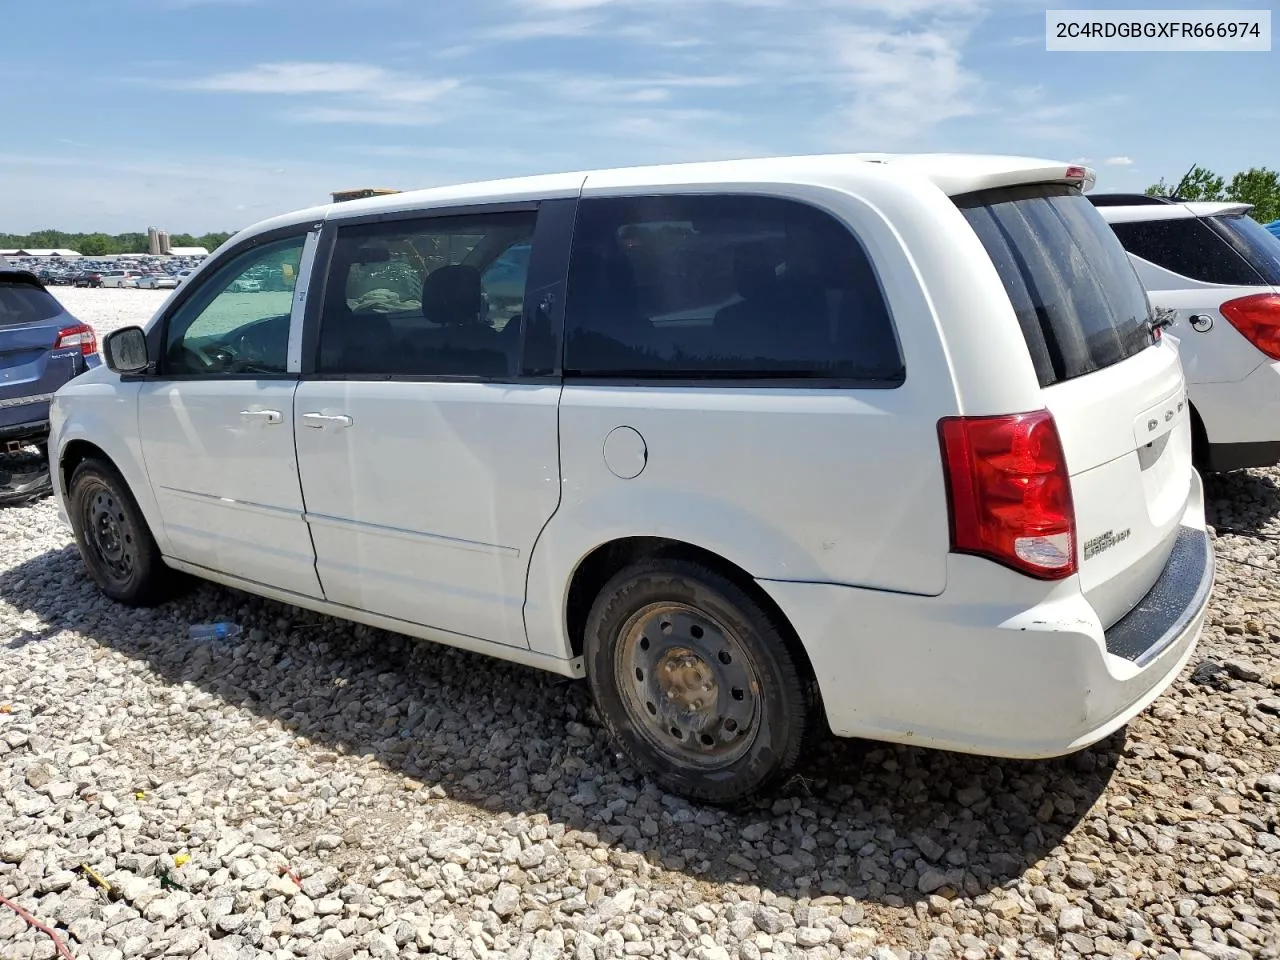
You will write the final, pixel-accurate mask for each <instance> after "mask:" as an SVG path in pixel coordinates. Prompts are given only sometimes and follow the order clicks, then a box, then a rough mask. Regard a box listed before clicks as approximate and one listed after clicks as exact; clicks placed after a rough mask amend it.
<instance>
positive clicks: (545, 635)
mask: <svg viewBox="0 0 1280 960" xmlns="http://www.w3.org/2000/svg"><path fill="white" fill-rule="evenodd" d="M858 166H863V167H864V169H862V170H851V171H849V172H848V174H847V176H845V175H841V176H840V177H837V178H835V179H836V180H837V181H840V182H839V185H838V186H832V185H831V184H824V185H816V184H803V183H802V184H772V185H770V184H766V185H760V184H753V185H750V186H737V185H734V186H729V185H716V190H715V192H721V193H722V192H754V193H767V194H769V195H773V196H784V197H789V198H792V199H797V200H800V201H802V202H805V203H810V204H813V205H816V206H819V207H822V208H823V209H825V210H827V211H828V212H830V213H832V214H833V215H834V216H836V217H837V218H838V219H840V220H842V221H843V222H844V223H845V224H846V226H848V227H850V228H851V229H852V230H853V232H854V233H855V235H856V236H858V238H859V239H860V240H861V242H862V243H863V245H864V247H865V248H866V249H867V252H868V253H869V255H870V257H871V260H872V262H873V263H874V264H875V266H876V269H877V272H878V274H879V280H880V284H881V287H882V289H883V292H884V294H885V296H886V299H887V301H888V303H889V307H890V312H891V315H892V317H893V319H894V323H895V327H896V330H897V334H898V338H899V341H900V344H901V349H902V353H903V357H904V360H905V366H906V382H905V383H904V384H903V385H902V386H900V387H897V388H895V389H880V390H877V389H840V388H836V389H797V388H791V387H741V386H732V385H705V386H697V387H672V386H663V385H647V386H639V385H638V386H621V385H616V386H593V385H587V384H575V383H573V382H572V381H568V382H566V384H565V389H564V393H563V398H562V401H561V408H560V453H561V472H562V476H561V481H562V484H563V499H562V501H561V506H560V509H559V510H558V512H557V513H556V514H555V516H554V517H553V518H552V519H551V521H550V522H549V523H548V526H547V528H546V530H545V531H544V533H543V536H542V538H541V539H540V540H539V542H538V544H537V546H536V548H535V551H534V555H533V557H532V560H531V565H530V575H529V587H528V593H527V600H526V628H527V630H528V632H529V640H530V645H531V647H532V648H533V649H534V650H536V651H538V652H543V653H548V654H551V655H554V656H566V655H567V654H568V639H567V637H566V632H565V629H564V623H565V607H566V600H567V594H568V589H569V585H570V582H571V580H572V576H573V573H574V571H575V570H576V568H577V567H578V565H579V564H580V563H581V561H582V559H583V558H584V557H585V556H586V555H588V554H589V553H590V552H591V551H592V550H593V549H595V548H596V547H598V546H599V545H601V544H603V543H607V542H609V541H611V540H615V539H618V538H622V537H633V536H654V537H665V538H670V539H674V540H679V541H684V542H687V543H691V544H694V545H696V546H698V547H701V548H703V549H706V550H709V551H711V552H713V553H715V554H718V555H719V556H721V557H724V558H725V559H727V560H729V561H730V562H732V563H734V564H735V565H737V566H739V567H740V568H742V569H743V570H745V571H746V572H747V573H749V574H750V575H751V576H753V577H756V578H760V579H771V580H781V581H800V582H821V583H835V584H847V585H853V586H861V587H870V588H874V589H879V590H886V591H895V592H901V593H911V594H919V595H937V594H939V593H941V592H942V591H943V589H944V588H945V586H946V576H947V554H948V549H949V544H950V532H949V526H948V520H947V505H946V493H945V486H944V480H943V474H942V465H941V458H940V454H939V446H938V437H937V421H938V420H939V418H941V417H944V416H949V415H953V414H956V413H958V412H962V411H963V409H964V407H965V406H966V405H971V406H973V407H974V408H976V409H977V410H978V411H979V412H989V411H991V410H996V411H998V412H1009V411H1010V410H1022V409H1028V408H1035V407H1038V406H1041V405H1042V404H1041V403H1040V402H1039V400H1038V398H1039V387H1038V384H1037V383H1036V381H1035V378H1034V374H1033V372H1032V370H1031V364H1030V360H1029V358H1028V357H1027V355H1026V348H1025V345H1024V343H1023V341H1022V339H1021V333H1020V331H1019V329H1018V327H1017V321H1016V318H1015V317H1014V315H1013V311H1012V308H1011V306H1010V305H1009V302H1008V299H1007V297H1006V296H1005V295H1004V290H1003V287H1002V285H1001V283H1000V280H999V277H998V276H997V275H996V273H995V269H994V267H993V266H992V265H991V263H990V260H989V259H988V258H987V255H986V253H985V251H984V250H983V249H982V247H981V244H980V243H979V241H978V239H977V237H976V236H975V235H974V234H973V232H972V231H971V230H970V229H969V227H968V225H967V223H966V222H965V221H964V218H963V216H962V215H961V214H960V213H959V211H958V210H957V209H956V208H955V205H954V204H953V203H952V201H951V200H950V199H949V198H948V197H947V196H946V195H945V194H943V193H942V192H941V191H940V190H939V189H938V188H937V187H935V186H933V185H932V184H931V183H928V182H927V181H923V180H921V181H920V182H919V183H914V182H909V181H904V179H903V178H902V177H901V175H899V176H896V177H888V176H886V175H884V174H883V173H882V172H881V171H879V170H878V169H876V168H875V167H874V166H873V165H858ZM638 189H643V191H644V192H646V193H662V192H671V193H679V192H706V185H693V186H690V185H689V184H683V185H681V184H674V185H656V186H655V185H652V184H649V185H646V186H644V187H643V188H638ZM601 190H602V192H605V193H608V192H610V190H614V191H616V192H617V193H625V192H628V191H627V190H626V189H625V188H623V187H620V186H619V187H608V186H607V187H604V188H601ZM592 194H593V191H592V184H591V181H590V180H589V181H588V184H587V188H586V190H585V192H584V197H585V196H590V195H592ZM570 295H571V294H570ZM944 327H945V336H944V329H943V328H944ZM1011 347H1016V350H1017V352H1014V353H1010V352H1009V351H1010V348H1011ZM962 378H963V379H962ZM624 426H625V427H630V428H632V429H633V430H635V431H636V432H637V433H639V434H640V435H641V436H642V437H643V439H644V445H645V454H644V455H645V457H646V459H645V462H644V469H643V471H642V472H641V473H640V475H639V476H637V477H635V478H634V479H621V478H619V477H618V476H615V475H614V473H613V472H611V471H610V469H609V468H608V466H607V465H606V463H605V455H604V449H605V442H606V438H607V437H608V436H609V434H610V432H611V431H612V430H614V429H615V428H618V427H624Z"/></svg>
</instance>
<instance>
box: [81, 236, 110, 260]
mask: <svg viewBox="0 0 1280 960" xmlns="http://www.w3.org/2000/svg"><path fill="white" fill-rule="evenodd" d="M118 247H119V245H118V244H117V243H116V241H115V238H114V237H109V236H107V235H106V234H105V233H89V234H85V235H83V236H81V237H80V245H79V246H78V247H76V248H75V249H76V250H78V251H79V252H80V253H83V254H84V255H85V256H86V257H101V256H105V255H106V254H109V253H118V252H119V249H118Z"/></svg>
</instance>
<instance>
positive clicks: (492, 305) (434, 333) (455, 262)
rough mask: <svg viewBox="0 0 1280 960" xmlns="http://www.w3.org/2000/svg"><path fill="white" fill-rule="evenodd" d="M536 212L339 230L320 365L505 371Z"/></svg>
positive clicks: (439, 372)
mask: <svg viewBox="0 0 1280 960" xmlns="http://www.w3.org/2000/svg"><path fill="white" fill-rule="evenodd" d="M536 219H537V215H536V213H534V212H533V211H529V212H521V213H503V214H479V215H474V216H470V215H463V216H451V217H433V218H424V219H420V220H398V221H393V222H390V223H377V224H367V225H358V226H353V227H344V228H341V229H339V231H338V238H337V242H336V243H335V244H334V251H333V259H332V264H331V266H330V268H329V280H328V283H327V285H326V288H325V302H324V309H323V313H322V316H321V320H320V355H319V359H318V363H317V372H319V373H322V374H366V375H371V376H425V377H432V376H443V377H480V378H505V377H510V376H512V375H513V374H514V373H515V372H516V365H517V363H518V360H519V353H520V327H521V318H522V316H523V310H524V287H525V279H526V276H527V274H528V271H529V252H530V250H531V242H532V238H533V228H534V224H535V222H536Z"/></svg>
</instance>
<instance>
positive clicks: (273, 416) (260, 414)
mask: <svg viewBox="0 0 1280 960" xmlns="http://www.w3.org/2000/svg"><path fill="white" fill-rule="evenodd" d="M240 416H241V417H243V418H244V419H245V420H265V421H266V422H267V423H280V422H281V421H283V420H284V417H283V416H281V414H280V411H279V410H241V411H240Z"/></svg>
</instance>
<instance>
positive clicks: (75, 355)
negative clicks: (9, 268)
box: [0, 272, 82, 427]
mask: <svg viewBox="0 0 1280 960" xmlns="http://www.w3.org/2000/svg"><path fill="white" fill-rule="evenodd" d="M75 325H76V321H75V320H74V319H72V318H71V317H69V316H68V315H67V314H66V313H65V312H64V311H63V309H62V306H61V304H59V303H58V301H57V300H55V299H54V298H53V297H52V296H51V295H50V294H49V293H48V292H47V291H46V290H45V289H44V288H43V287H42V286H41V285H40V283H39V281H37V280H36V279H35V277H34V276H32V275H29V274H24V273H5V272H0V427H3V426H9V425H13V424H20V423H30V422H32V421H36V420H41V419H44V418H45V417H46V416H47V415H48V413H47V410H48V405H49V400H50V398H51V397H52V395H53V393H54V391H55V390H57V389H58V388H59V387H60V386H62V385H63V384H64V383H66V382H67V381H68V380H70V379H71V378H72V377H74V376H75V375H76V374H77V373H78V372H79V371H80V370H81V369H82V364H81V351H80V347H79V346H69V347H67V348H66V349H61V350H55V349H54V345H55V344H56V343H57V341H58V334H59V333H60V332H61V331H62V330H63V329H65V328H67V327H72V326H75Z"/></svg>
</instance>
